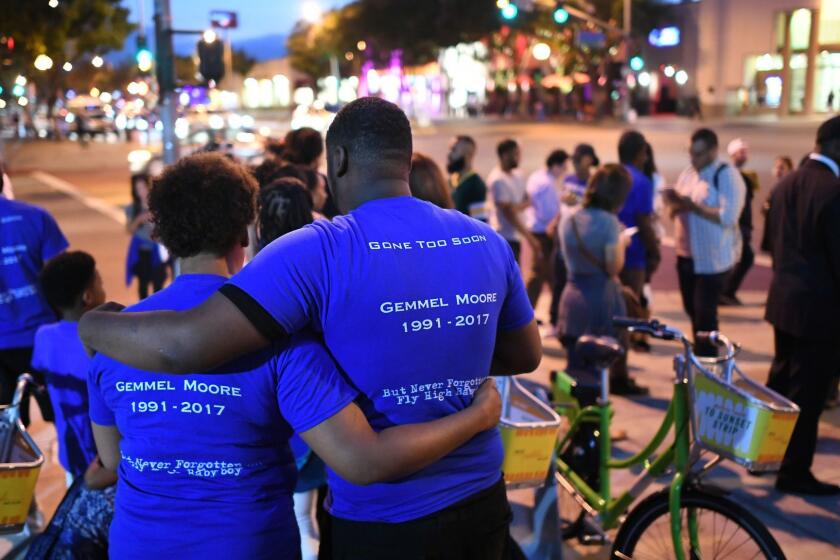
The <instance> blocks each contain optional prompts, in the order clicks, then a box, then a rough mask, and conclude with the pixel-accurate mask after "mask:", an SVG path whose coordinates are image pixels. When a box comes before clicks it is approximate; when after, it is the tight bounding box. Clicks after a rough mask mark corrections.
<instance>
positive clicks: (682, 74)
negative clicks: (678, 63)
mask: <svg viewBox="0 0 840 560" xmlns="http://www.w3.org/2000/svg"><path fill="white" fill-rule="evenodd" d="M674 79H675V80H676V81H677V83H678V84H679V85H681V86H684V85H685V84H686V82H688V72H686V71H685V70H680V71H679V72H677V75H676V76H675V77H674Z"/></svg>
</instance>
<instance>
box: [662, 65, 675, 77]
mask: <svg viewBox="0 0 840 560" xmlns="http://www.w3.org/2000/svg"><path fill="white" fill-rule="evenodd" d="M662 73H663V74H665V77H667V78H673V77H674V74H675V73H676V70H675V69H674V67H673V66H671V65H670V64H669V65H668V66H666V67H665V69H664V70H662Z"/></svg>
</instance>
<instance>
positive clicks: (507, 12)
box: [501, 2, 519, 21]
mask: <svg viewBox="0 0 840 560" xmlns="http://www.w3.org/2000/svg"><path fill="white" fill-rule="evenodd" d="M501 12H502V18H504V19H506V20H507V21H513V20H515V19H516V16H518V15H519V8H518V7H517V6H516V4H514V3H512V2H508V3H507V4H505V5H504V6H502V8H501Z"/></svg>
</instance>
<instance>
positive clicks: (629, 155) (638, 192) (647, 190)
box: [610, 130, 660, 396]
mask: <svg viewBox="0 0 840 560" xmlns="http://www.w3.org/2000/svg"><path fill="white" fill-rule="evenodd" d="M618 159H619V160H620V161H621V163H622V165H624V167H625V169H627V171H628V172H629V173H630V177H631V178H632V179H633V185H632V187H630V194H629V195H628V196H627V200H626V201H625V203H624V206H623V207H622V208H621V210H620V211H619V213H618V219H619V220H621V222H622V223H623V224H624V225H625V226H626V227H628V228H637V232H636V234H634V235H633V237H632V239H631V241H630V245H628V246H627V251H626V253H625V256H624V268H623V269H622V270H621V274H620V277H621V283H622V284H624V285H625V286H627V287H628V288H630V290H632V291H633V294H634V295H635V296H636V299H638V300H639V301H640V302H641V301H642V298H643V297H644V294H643V291H644V287H645V281H646V279H647V278H649V277H650V276H651V275H652V274H653V273H654V272H655V271H656V269H657V268H658V267H659V261H660V254H659V242H658V240H657V237H656V231H655V230H654V227H653V218H654V209H653V195H654V192H653V181H652V180H651V179H650V177H648V176H646V175H645V174H644V173H643V172H642V169H643V168H644V166H645V162H646V161H647V159H648V152H647V140H645V137H644V136H643V135H642V134H641V133H640V132H637V131H635V130H628V131H626V132H624V134H622V135H621V138H619V140H618ZM641 346H642V347H643V348H644V347H645V346H646V343H644V342H643V343H642V345H641ZM610 390H611V391H612V392H613V393H615V394H617V395H631V396H632V395H645V394H647V392H648V390H647V389H646V388H645V387H641V386H639V385H637V384H636V382H635V381H633V380H632V379H630V378H629V377H628V376H627V375H626V372H623V375H620V376H619V377H617V378H616V379H615V380H614V381H613V384H612V385H611V387H610Z"/></svg>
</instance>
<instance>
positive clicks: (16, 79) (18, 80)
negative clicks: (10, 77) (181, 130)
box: [15, 76, 26, 86]
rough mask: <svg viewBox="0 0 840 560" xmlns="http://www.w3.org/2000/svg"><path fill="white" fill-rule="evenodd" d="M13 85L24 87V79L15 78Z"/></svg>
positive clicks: (20, 77) (21, 77)
mask: <svg viewBox="0 0 840 560" xmlns="http://www.w3.org/2000/svg"><path fill="white" fill-rule="evenodd" d="M15 84H17V85H19V86H25V85H26V78H24V77H23V76H18V77H17V78H15Z"/></svg>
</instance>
